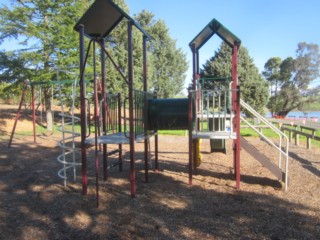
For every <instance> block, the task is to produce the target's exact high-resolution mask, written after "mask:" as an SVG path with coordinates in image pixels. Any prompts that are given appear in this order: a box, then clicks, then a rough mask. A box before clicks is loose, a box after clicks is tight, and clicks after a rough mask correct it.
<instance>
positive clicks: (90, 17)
mask: <svg viewBox="0 0 320 240" xmlns="http://www.w3.org/2000/svg"><path fill="white" fill-rule="evenodd" d="M99 4H100V5H101V4H102V5H101V6H103V7H105V8H107V9H105V10H106V11H110V13H112V14H115V15H119V14H120V17H119V19H116V20H115V19H111V21H112V20H114V21H115V22H114V23H113V24H111V25H112V26H111V27H110V26H109V27H110V28H108V29H103V28H104V26H103V23H101V24H100V23H99V22H98V23H97V24H100V25H99V26H98V28H99V30H100V32H101V33H103V34H97V35H94V34H90V33H88V32H86V30H85V29H86V28H85V25H86V23H87V24H89V25H90V27H93V26H94V24H93V23H96V22H97V21H99V18H98V17H96V15H95V14H93V13H94V12H97V13H98V14H99V13H100V9H99V7H98V6H100V5H99ZM110 4H111V5H110ZM105 16H106V18H108V17H109V16H107V14H106V15H105ZM110 17H111V16H110ZM95 18H96V19H95ZM122 18H126V19H127V20H128V22H127V39H128V77H127V78H126V76H124V75H123V73H122V72H121V71H120V69H119V68H118V66H117V65H116V63H115V62H114V61H113V60H112V58H111V56H110V55H109V54H108V52H107V51H106V49H105V45H104V41H105V39H104V38H105V37H106V36H107V35H108V33H110V32H111V31H112V30H113V28H114V27H115V26H116V25H117V24H118V23H119V22H120V21H121V20H122ZM103 21H104V23H106V21H105V20H103ZM108 24H109V25H110V23H108ZM133 26H135V27H137V28H138V29H139V30H140V31H141V32H142V34H143V90H144V92H146V90H147V53H146V51H147V41H148V40H150V39H151V37H150V36H149V35H148V34H146V32H144V31H143V29H142V28H141V27H140V26H139V25H138V24H137V23H136V22H135V21H134V20H133V19H132V18H130V17H129V16H128V15H127V14H125V13H124V12H123V11H122V10H121V9H120V8H119V7H117V6H116V5H115V4H113V3H112V1H109V0H108V1H107V0H106V2H102V1H96V2H95V3H94V4H93V5H92V6H91V7H90V8H89V9H88V11H87V12H86V13H85V14H84V16H83V17H82V18H81V19H80V21H79V22H78V23H77V24H76V26H75V30H76V31H78V32H79V44H80V89H81V90H80V91H81V93H80V99H81V100H80V102H81V149H82V150H81V152H82V154H81V156H82V193H83V195H86V194H87V188H88V177H87V171H88V169H87V168H88V166H87V156H86V144H87V142H86V141H87V134H86V126H87V124H86V106H85V105H86V100H85V98H86V86H85V81H84V72H85V68H86V63H87V60H88V55H89V54H88V53H89V51H90V48H91V45H93V48H95V44H96V43H98V45H99V46H100V48H101V63H102V66H101V72H102V76H101V78H102V95H103V103H102V104H103V107H102V109H103V110H102V115H103V120H102V121H103V126H102V131H103V132H105V131H106V126H105V122H106V119H105V109H106V108H105V107H106V99H105V96H106V94H105V93H106V90H105V81H106V76H105V74H106V71H105V56H107V57H108V58H109V59H110V60H111V63H112V64H113V66H114V67H115V68H116V69H117V70H118V72H119V73H120V74H121V76H122V78H123V79H124V81H125V82H126V83H127V84H128V89H129V90H128V101H129V144H130V193H131V196H132V197H134V196H135V193H136V170H135V156H134V155H135V141H136V139H135V135H136V134H135V128H134V127H135V126H134V104H135V103H134V90H133V74H134V73H133V41H132V28H133ZM90 27H89V28H90ZM85 37H88V38H89V39H90V42H89V44H88V47H87V53H86V55H85V43H84V39H85ZM93 58H94V59H95V51H94V52H93ZM94 65H95V64H94ZM94 76H96V69H95V68H94ZM94 85H95V90H96V82H94ZM95 99H97V96H96V91H95ZM144 103H145V104H147V97H145V99H144ZM97 104H98V103H97V102H95V106H96V107H95V108H97ZM119 106H120V104H119ZM144 109H146V107H145V108H144ZM95 114H96V115H97V111H95ZM119 114H120V111H119ZM96 119H97V116H96ZM119 119H120V121H121V116H119ZM143 120H144V122H145V124H146V123H147V119H143ZM95 125H97V123H95ZM145 129H147V128H145ZM120 130H121V129H120ZM144 131H147V130H144ZM147 135H148V133H147V132H145V133H144V138H145V139H144V141H145V143H144V145H145V180H146V182H147V181H148V141H149V139H148V136H147ZM155 141H156V145H157V138H156V139H155ZM106 142H107V141H103V140H101V138H98V136H97V131H96V135H95V141H94V145H95V150H96V151H95V158H96V196H97V197H96V198H97V205H99V184H98V167H99V166H98V164H99V161H98V152H97V146H98V144H100V143H102V144H103V158H104V160H103V163H104V179H105V180H106V179H107V173H106V172H105V170H106V169H107V160H106V158H107V155H108V153H107V144H106ZM121 144H122V143H119V148H121ZM155 154H156V156H157V154H158V153H157V149H156V153H155ZM120 157H121V149H119V158H120ZM156 158H157V157H156ZM120 168H122V167H120Z"/></svg>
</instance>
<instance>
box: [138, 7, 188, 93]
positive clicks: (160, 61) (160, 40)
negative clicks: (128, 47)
mask: <svg viewBox="0 0 320 240" xmlns="http://www.w3.org/2000/svg"><path fill="white" fill-rule="evenodd" d="M135 18H136V20H137V21H138V22H139V23H140V25H141V26H142V27H143V28H144V29H145V30H146V31H147V32H148V33H149V34H150V35H151V36H152V37H153V40H152V41H151V42H149V45H148V51H149V53H150V54H149V63H150V64H149V85H150V87H152V88H153V90H154V91H156V92H157V93H158V95H159V96H160V97H163V98H169V97H173V96H174V95H176V94H178V93H180V92H181V91H182V90H183V86H184V81H185V78H186V71H187V69H188V63H187V60H186V55H185V53H183V52H182V50H181V49H180V48H177V47H176V42H175V40H173V39H172V38H171V37H170V35H169V29H168V28H167V26H166V24H165V22H164V21H162V20H157V21H156V20H155V19H154V14H152V13H150V12H148V11H146V10H144V11H142V12H141V13H140V14H138V15H137V16H136V17H135Z"/></svg>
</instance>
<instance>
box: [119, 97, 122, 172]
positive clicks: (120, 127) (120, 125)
mask: <svg viewBox="0 0 320 240" xmlns="http://www.w3.org/2000/svg"><path fill="white" fill-rule="evenodd" d="M121 117H122V116H121V94H120V93H118V125H119V132H122V122H121ZM119 171H120V172H122V144H119Z"/></svg>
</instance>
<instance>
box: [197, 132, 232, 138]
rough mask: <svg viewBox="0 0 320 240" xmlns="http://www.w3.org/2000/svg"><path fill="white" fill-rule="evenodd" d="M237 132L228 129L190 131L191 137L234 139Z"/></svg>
mask: <svg viewBox="0 0 320 240" xmlns="http://www.w3.org/2000/svg"><path fill="white" fill-rule="evenodd" d="M236 136H237V134H236V133H235V132H230V131H211V132H210V131H208V132H202V131H198V132H192V138H193V139H195V138H201V139H236Z"/></svg>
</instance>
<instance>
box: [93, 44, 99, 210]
mask: <svg viewBox="0 0 320 240" xmlns="http://www.w3.org/2000/svg"><path fill="white" fill-rule="evenodd" d="M92 50H93V91H94V128H95V129H94V130H95V131H94V142H95V144H94V153H95V154H94V156H95V172H96V205H97V207H98V206H99V155H98V151H99V149H98V147H99V146H98V134H99V132H98V127H99V99H98V83H97V81H98V80H97V77H96V42H95V41H94V42H93V49H92Z"/></svg>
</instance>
